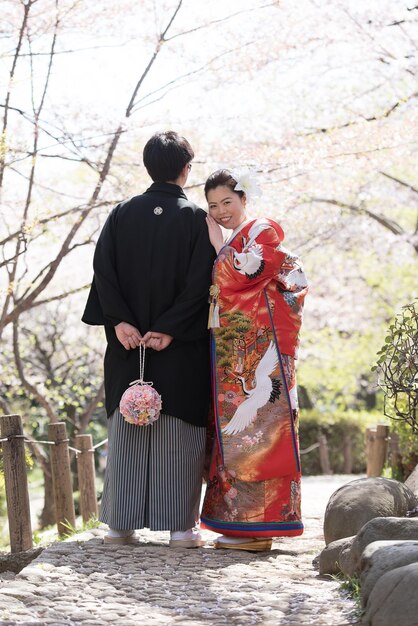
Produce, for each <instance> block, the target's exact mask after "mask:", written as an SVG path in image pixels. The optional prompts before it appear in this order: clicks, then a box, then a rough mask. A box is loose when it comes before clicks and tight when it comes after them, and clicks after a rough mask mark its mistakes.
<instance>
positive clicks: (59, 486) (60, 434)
mask: <svg viewBox="0 0 418 626" xmlns="http://www.w3.org/2000/svg"><path fill="white" fill-rule="evenodd" d="M48 437H49V439H50V440H51V441H54V442H55V445H53V446H51V470H52V482H53V485H54V499H55V510H56V516H57V528H58V534H59V535H65V534H67V533H68V532H70V529H69V528H68V525H70V526H72V527H73V528H74V527H75V511H74V500H73V490H72V483H71V468H70V455H69V452H68V438H67V430H66V428H65V423H64V422H56V423H55V424H49V425H48Z"/></svg>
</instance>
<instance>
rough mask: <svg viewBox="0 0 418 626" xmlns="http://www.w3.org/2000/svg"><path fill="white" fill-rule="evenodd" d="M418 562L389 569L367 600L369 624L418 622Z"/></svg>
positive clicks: (391, 625) (402, 625) (401, 625)
mask: <svg viewBox="0 0 418 626" xmlns="http://www.w3.org/2000/svg"><path fill="white" fill-rule="evenodd" d="M417 589H418V563H411V564H410V565H404V566H403V567H398V568H396V569H393V570H391V571H390V572H386V574H383V576H381V577H380V578H379V580H378V581H377V582H376V584H375V586H374V588H373V591H372V592H371V594H370V597H369V601H368V603H367V608H366V613H365V615H364V617H363V624H366V625H367V626H395V625H396V626H418V593H417Z"/></svg>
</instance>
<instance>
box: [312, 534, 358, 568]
mask: <svg viewBox="0 0 418 626" xmlns="http://www.w3.org/2000/svg"><path fill="white" fill-rule="evenodd" d="M354 539H355V537H344V538H343V539H337V541H332V542H331V543H329V544H328V545H327V546H326V547H325V548H324V549H323V550H322V552H321V553H320V555H319V573H320V574H321V575H323V574H338V573H339V572H341V567H340V558H341V554H342V553H344V552H345V551H347V550H349V549H350V548H351V544H352V543H353V541H354Z"/></svg>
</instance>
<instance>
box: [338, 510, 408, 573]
mask: <svg viewBox="0 0 418 626" xmlns="http://www.w3.org/2000/svg"><path fill="white" fill-rule="evenodd" d="M399 539H410V540H412V541H418V517H376V518H375V519H372V520H370V521H369V522H367V524H365V525H364V526H363V528H362V529H361V530H360V532H358V533H357V536H356V537H355V539H354V541H353V543H352V545H351V548H350V549H349V550H347V551H344V552H343V553H342V554H341V555H340V561H339V564H340V567H341V571H342V572H343V573H344V574H345V575H346V576H354V575H355V574H359V573H360V559H361V555H362V553H363V551H364V550H365V548H366V546H368V545H369V544H371V543H373V542H374V541H385V540H390V541H394V540H399Z"/></svg>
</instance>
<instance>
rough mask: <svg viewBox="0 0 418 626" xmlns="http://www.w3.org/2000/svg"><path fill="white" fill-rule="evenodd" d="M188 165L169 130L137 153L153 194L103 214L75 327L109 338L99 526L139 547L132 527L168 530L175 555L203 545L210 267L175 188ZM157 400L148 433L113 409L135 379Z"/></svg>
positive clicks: (202, 232)
mask: <svg viewBox="0 0 418 626" xmlns="http://www.w3.org/2000/svg"><path fill="white" fill-rule="evenodd" d="M193 157H194V153H193V150H192V148H191V146H190V144H189V143H188V142H187V140H186V139H184V138H183V137H179V136H178V135H177V134H176V133H174V132H165V133H158V134H156V135H154V136H153V137H152V138H151V139H150V140H149V141H148V142H147V144H146V146H145V148H144V153H143V158H144V165H145V167H146V168H147V171H148V173H149V175H150V176H151V178H152V179H153V181H154V182H153V184H152V185H151V186H150V187H149V189H147V190H146V192H145V193H143V194H141V195H139V196H135V197H134V198H132V199H130V200H127V201H125V202H122V203H121V204H118V205H117V206H116V207H115V208H114V209H113V210H112V211H111V213H110V215H109V217H108V218H107V221H106V223H105V225H104V227H103V230H102V232H101V234H100V237H99V240H98V242H97V246H96V250H95V254H94V261H93V267H94V279H93V283H92V286H91V290H90V294H89V298H88V301H87V305H86V309H85V312H84V315H83V321H84V322H86V323H87V324H99V325H103V326H104V328H105V333H106V338H107V349H106V354H105V360H104V375H105V391H106V411H107V414H108V417H109V455H108V463H107V468H106V476H105V485H104V492H103V499H102V507H101V517H100V519H101V520H102V521H103V522H105V523H107V524H108V525H109V527H110V530H109V534H108V535H107V536H106V537H105V541H106V542H110V543H132V542H134V541H136V537H135V533H134V530H135V529H139V528H144V527H146V528H150V529H151V530H170V531H171V539H170V546H172V547H177V546H180V547H197V546H200V545H202V544H203V541H202V540H201V536H200V535H199V533H197V532H196V531H195V530H194V529H193V526H194V525H195V523H196V521H197V518H198V509H199V502H200V492H201V484H202V471H203V462H204V449H205V436H206V423H207V417H208V409H209V395H210V370H209V339H208V331H207V319H208V290H209V285H210V282H211V271H212V266H213V261H214V254H215V253H214V249H213V247H212V245H211V243H210V241H209V236H208V229H207V226H206V221H205V218H206V213H205V212H204V211H203V210H202V209H199V208H198V207H197V206H196V205H194V204H193V203H192V202H190V201H189V200H188V199H187V197H186V195H185V194H184V192H183V189H182V188H183V187H184V185H185V183H186V181H187V177H188V174H189V171H190V168H191V161H192V159H193ZM140 342H143V343H145V345H146V346H147V348H148V349H147V351H146V364H145V376H144V380H146V381H152V382H153V384H154V387H155V389H156V390H157V391H158V393H159V394H160V395H161V397H162V413H161V416H160V418H159V419H158V420H157V421H156V422H154V423H153V424H151V425H149V426H135V425H132V424H129V423H127V422H126V421H124V419H123V417H122V416H121V414H120V412H119V402H120V399H121V396H122V394H123V392H124V391H125V389H126V388H127V387H128V386H129V383H130V382H131V381H133V380H135V379H137V378H138V374H139V354H138V346H139V344H140Z"/></svg>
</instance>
